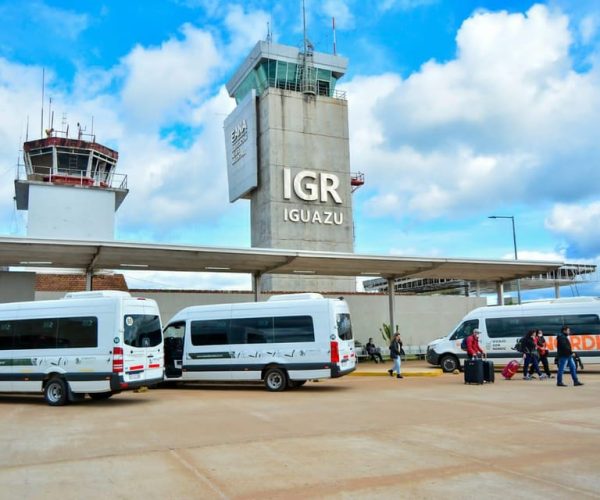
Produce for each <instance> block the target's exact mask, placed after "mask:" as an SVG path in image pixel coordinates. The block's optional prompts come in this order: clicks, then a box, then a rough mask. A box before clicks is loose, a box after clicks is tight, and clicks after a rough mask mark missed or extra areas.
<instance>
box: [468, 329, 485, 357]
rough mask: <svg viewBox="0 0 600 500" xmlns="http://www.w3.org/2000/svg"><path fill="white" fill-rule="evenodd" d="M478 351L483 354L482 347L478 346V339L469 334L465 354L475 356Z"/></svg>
mask: <svg viewBox="0 0 600 500" xmlns="http://www.w3.org/2000/svg"><path fill="white" fill-rule="evenodd" d="M478 353H482V354H483V349H482V348H481V347H480V346H479V339H477V337H475V335H473V334H471V335H469V336H468V337H467V354H468V355H469V356H476V355H477V354H478Z"/></svg>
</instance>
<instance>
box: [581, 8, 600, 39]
mask: <svg viewBox="0 0 600 500" xmlns="http://www.w3.org/2000/svg"><path fill="white" fill-rule="evenodd" d="M598 28H600V19H599V18H598V16H597V15H595V14H590V15H588V16H585V17H584V18H583V19H582V20H581V22H580V23H579V34H580V35H581V41H582V42H583V43H590V42H591V41H592V40H593V38H594V36H596V34H597V33H598Z"/></svg>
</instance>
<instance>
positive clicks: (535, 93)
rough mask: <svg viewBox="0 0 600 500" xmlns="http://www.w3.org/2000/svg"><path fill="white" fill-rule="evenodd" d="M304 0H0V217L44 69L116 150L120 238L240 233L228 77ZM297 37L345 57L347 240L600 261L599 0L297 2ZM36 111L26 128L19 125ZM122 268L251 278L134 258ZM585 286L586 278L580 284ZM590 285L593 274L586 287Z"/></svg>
mask: <svg viewBox="0 0 600 500" xmlns="http://www.w3.org/2000/svg"><path fill="white" fill-rule="evenodd" d="M300 5H301V2H300V1H297V2H273V1H245V2H238V3H236V2H220V1H217V0H160V1H159V0H148V1H145V2H133V1H130V2H119V1H114V0H106V1H94V0H90V1H87V2H79V3H74V2H69V1H52V2H50V1H24V2H12V1H4V0H0V23H1V28H2V29H0V113H1V116H2V122H1V123H0V159H1V160H2V161H1V162H0V175H1V176H2V182H1V183H0V234H3V235H23V234H25V227H26V216H25V214H24V213H23V212H17V211H16V210H15V208H14V204H13V200H12V197H13V195H14V193H13V187H12V181H13V179H14V176H15V164H16V159H17V156H18V154H19V153H18V152H19V148H20V144H21V142H22V141H23V139H24V135H25V128H26V123H27V119H28V117H29V119H30V122H31V123H32V124H33V123H36V124H37V123H39V108H40V86H41V72H42V68H45V71H46V93H47V95H51V96H52V98H53V103H54V104H53V108H54V109H55V110H56V113H57V116H62V113H65V114H66V116H67V119H68V122H69V123H71V124H75V123H77V122H81V123H86V124H90V122H91V117H92V116H93V117H94V128H95V132H96V133H97V137H98V140H99V141H100V142H103V143H105V144H106V145H108V146H111V147H114V148H116V149H118V150H119V152H120V163H119V171H120V172H121V173H124V174H127V175H128V177H129V187H130V189H131V193H130V195H129V196H128V198H127V200H126V201H125V203H124V204H123V206H122V207H121V208H120V209H119V212H118V213H117V215H118V218H117V224H118V228H117V238H118V239H121V240H128V241H147V242H169V243H176V244H191V245H208V246H235V247H248V246H249V245H250V228H249V206H248V203H247V202H245V201H238V202H237V203H235V204H230V203H229V202H228V196H227V179H226V169H225V153H224V140H223V133H222V123H223V120H224V118H225V117H226V116H227V114H228V113H229V112H230V111H231V110H232V109H233V107H234V103H233V100H232V99H230V98H229V97H228V95H227V93H226V91H225V89H224V83H225V82H226V81H227V79H228V78H229V77H230V76H231V75H232V73H233V71H234V70H235V68H236V67H237V65H238V64H239V63H240V62H241V61H242V60H243V59H244V58H245V57H246V55H247V54H248V52H249V50H250V49H251V47H252V46H253V45H254V44H255V43H256V41H258V40H259V39H264V38H265V36H266V33H267V25H269V26H270V27H271V31H272V33H273V36H274V38H275V40H276V41H277V42H279V43H284V44H289V45H294V46H300V45H301V41H302V34H301V30H300V28H301V12H300ZM306 5H307V13H308V32H309V38H310V39H311V40H312V42H313V43H314V45H315V46H316V50H318V51H322V52H330V51H331V50H332V42H333V36H332V32H331V17H332V16H335V18H336V26H337V33H336V39H337V49H338V53H340V54H342V55H344V56H346V57H348V58H349V61H350V64H349V69H348V73H347V74H346V75H345V77H344V78H343V80H341V81H340V87H341V88H342V89H344V90H346V91H347V92H348V102H349V110H350V111H349V112H350V153H351V169H352V171H362V172H364V173H365V175H366V185H365V186H363V187H362V188H361V189H359V190H358V191H357V192H356V193H355V194H354V207H355V227H356V241H355V251H356V252H357V253H377V254H394V255H411V256H444V257H471V258H512V255H513V254H512V252H513V246H512V232H511V227H510V221H508V220H490V219H488V216H489V215H514V216H515V220H516V227H517V238H518V245H519V256H520V258H525V259H535V260H538V259H552V260H568V261H580V262H586V263H596V262H598V256H599V255H600V234H599V230H598V219H599V217H600V143H599V141H598V140H597V136H598V133H597V131H598V130H599V129H600V112H599V111H600V85H599V84H600V59H599V57H600V4H599V3H598V2H596V1H593V0H587V1H586V0H556V1H548V2H526V1H483V0H482V1H471V0H469V1H467V0H464V1H450V0H383V1H379V2H374V1H369V0H366V1H365V0H362V1H358V0H323V1H320V2H316V1H313V0H307V2H306ZM32 129H36V131H37V127H35V126H33V125H32V126H31V127H30V135H31V130H32ZM137 276H138V277H140V276H143V278H141V279H138V280H135V282H134V281H133V280H131V283H132V285H135V286H140V287H145V286H158V285H160V284H165V285H170V284H172V283H173V282H174V280H177V282H178V283H181V284H182V286H193V287H195V288H210V287H223V288H240V287H245V288H247V287H249V283H250V281H249V279H248V278H247V277H245V276H227V275H221V276H214V275H209V274H206V275H201V276H198V275H195V276H183V275H182V276H177V277H173V276H165V275H162V276H160V275H155V274H150V273H148V274H146V275H142V274H139V273H138V274H137ZM588 289H589V288H588ZM591 292H592V293H596V294H597V290H594V289H593V287H592V289H591Z"/></svg>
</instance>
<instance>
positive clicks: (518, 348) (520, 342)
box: [513, 337, 525, 353]
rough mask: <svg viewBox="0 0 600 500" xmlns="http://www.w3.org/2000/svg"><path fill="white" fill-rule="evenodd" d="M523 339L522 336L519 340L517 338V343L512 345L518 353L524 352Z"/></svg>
mask: <svg viewBox="0 0 600 500" xmlns="http://www.w3.org/2000/svg"><path fill="white" fill-rule="evenodd" d="M523 340H524V338H523V337H521V338H520V339H519V340H517V343H516V344H515V346H514V347H513V349H514V350H515V351H517V352H520V353H524V352H525V346H524V342H523Z"/></svg>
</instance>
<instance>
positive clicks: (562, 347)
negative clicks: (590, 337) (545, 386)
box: [556, 326, 583, 387]
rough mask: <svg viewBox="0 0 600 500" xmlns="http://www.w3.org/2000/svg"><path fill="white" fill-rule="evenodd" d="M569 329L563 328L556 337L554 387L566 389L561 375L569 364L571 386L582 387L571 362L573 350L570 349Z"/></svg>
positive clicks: (572, 361)
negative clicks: (556, 372)
mask: <svg viewBox="0 0 600 500" xmlns="http://www.w3.org/2000/svg"><path fill="white" fill-rule="evenodd" d="M570 334H571V329H570V328H569V327H568V326H563V327H562V329H561V331H560V333H559V334H558V335H557V336H556V358H557V359H558V374H557V375H556V385H557V386H559V387H566V386H567V384H564V383H563V380H562V378H563V373H564V371H565V366H566V365H567V363H568V364H569V371H570V372H571V378H572V379H573V385H583V383H581V382H580V381H579V379H578V378H577V367H576V366H575V361H574V360H573V349H572V348H571V341H570V340H569V335H570Z"/></svg>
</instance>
